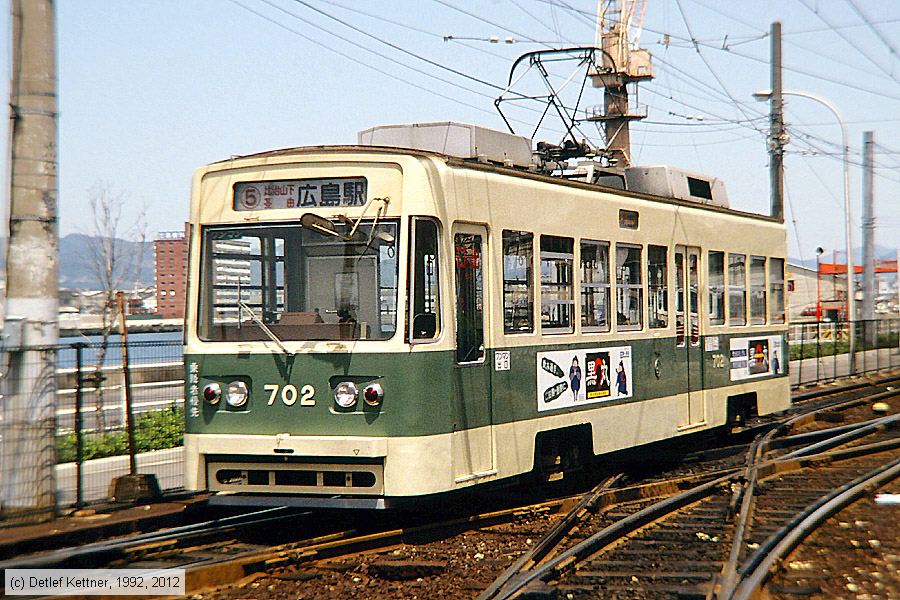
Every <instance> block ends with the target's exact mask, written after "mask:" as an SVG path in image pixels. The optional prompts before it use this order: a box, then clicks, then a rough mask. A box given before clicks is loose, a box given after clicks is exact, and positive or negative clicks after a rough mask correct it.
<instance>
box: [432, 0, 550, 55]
mask: <svg viewBox="0 0 900 600" xmlns="http://www.w3.org/2000/svg"><path fill="white" fill-rule="evenodd" d="M432 2H436V3H438V4H440V5H441V6H445V7H447V8H449V9H451V10H455V11H456V12H459V13H462V14H464V15H466V16H467V17H470V18H472V19H475V20H476V21H481V22H482V23H487V24H488V25H492V26H494V27H497V28H499V29H502V30H504V31H508V32H509V33H512V34H513V35H517V36H519V37H520V38H522V39H526V40H528V41H530V42H534V43H535V44H541V45H542V46H547V47H548V48H552V46H550V45H548V44H545V43H543V42H540V41H538V40H536V39H534V38H533V37H531V36H529V35H526V34H524V33H520V32H518V31H515V30H514V29H510V28H509V27H507V26H506V25H502V24H500V23H495V22H494V21H490V20H488V19H485V18H484V17H481V16H478V15H476V14H474V13H471V12H469V11H467V10H463V9H461V8H459V7H457V6H453V5H452V4H450V3H449V2H445V1H444V0H432Z"/></svg>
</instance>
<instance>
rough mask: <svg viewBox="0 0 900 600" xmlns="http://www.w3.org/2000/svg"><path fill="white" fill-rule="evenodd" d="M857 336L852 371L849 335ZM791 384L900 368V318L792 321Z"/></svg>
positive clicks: (789, 342) (808, 383)
mask: <svg viewBox="0 0 900 600" xmlns="http://www.w3.org/2000/svg"><path fill="white" fill-rule="evenodd" d="M851 335H852V336H853V339H854V342H855V343H854V353H853V363H854V364H853V367H852V373H851V360H850V337H851ZM788 344H789V346H790V353H791V385H792V386H793V387H795V388H796V387H799V386H801V385H811V384H816V383H823V382H828V381H833V380H835V379H837V378H839V377H847V376H849V375H862V374H865V373H872V372H875V371H881V370H885V369H892V368H894V367H900V319H875V320H871V321H856V322H854V323H853V324H852V326H851V324H850V323H849V322H847V321H819V322H811V323H792V324H791V325H790V329H789V331H788Z"/></svg>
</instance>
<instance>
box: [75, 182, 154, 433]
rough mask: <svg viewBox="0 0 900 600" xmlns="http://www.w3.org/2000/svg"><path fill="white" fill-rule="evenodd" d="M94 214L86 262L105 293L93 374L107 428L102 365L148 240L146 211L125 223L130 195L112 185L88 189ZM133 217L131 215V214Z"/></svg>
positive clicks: (102, 425) (99, 184) (101, 422)
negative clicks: (122, 297) (120, 303)
mask: <svg viewBox="0 0 900 600" xmlns="http://www.w3.org/2000/svg"><path fill="white" fill-rule="evenodd" d="M88 201H89V203H90V206H91V213H92V215H93V223H92V231H91V232H90V236H91V240H90V242H89V244H88V256H87V260H88V263H89V265H90V268H91V271H92V273H93V275H94V277H95V278H96V280H97V281H98V282H100V291H101V292H102V308H101V336H102V338H101V341H100V347H99V348H98V350H97V362H96V365H95V366H94V371H93V383H94V387H95V392H96V395H95V397H96V410H97V424H98V427H99V428H100V430H101V431H104V430H105V429H106V418H105V416H104V414H103V408H104V400H103V387H102V386H103V363H104V362H105V360H106V352H107V348H108V347H109V337H110V335H111V334H112V330H113V327H115V324H116V292H118V291H119V290H123V289H124V288H125V287H126V286H128V287H130V288H133V287H136V282H137V281H138V280H139V278H140V273H141V266H142V262H143V258H144V242H145V239H146V223H145V220H144V213H145V209H144V208H141V209H140V210H139V211H138V212H136V213H134V215H133V216H132V217H131V218H130V219H128V221H127V222H126V220H125V218H124V215H126V214H128V210H129V209H128V207H127V204H128V196H127V195H126V194H125V193H124V192H121V191H114V190H112V189H111V188H110V186H109V184H107V183H104V182H100V181H98V182H96V183H95V184H94V185H93V186H91V188H90V189H89V190H88ZM129 216H131V215H129Z"/></svg>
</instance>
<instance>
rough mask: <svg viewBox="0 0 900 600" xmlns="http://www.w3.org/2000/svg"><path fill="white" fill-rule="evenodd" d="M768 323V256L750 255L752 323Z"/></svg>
mask: <svg viewBox="0 0 900 600" xmlns="http://www.w3.org/2000/svg"><path fill="white" fill-rule="evenodd" d="M765 323H766V257H765V256H751V257H750V324H751V325H765Z"/></svg>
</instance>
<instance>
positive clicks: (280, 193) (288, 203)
mask: <svg viewBox="0 0 900 600" xmlns="http://www.w3.org/2000/svg"><path fill="white" fill-rule="evenodd" d="M366 188H367V182H366V178H365V177H336V178H333V179H292V180H287V181H252V182H247V183H236V184H234V210H238V211H252V210H275V209H285V208H317V207H333V206H363V205H364V204H365V203H366V193H367V189H366Z"/></svg>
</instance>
